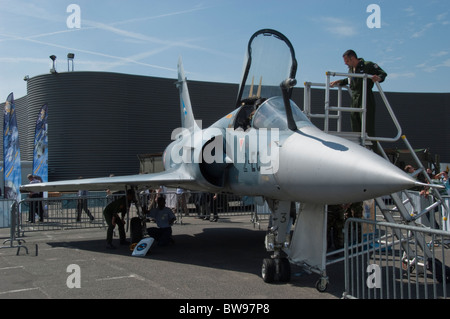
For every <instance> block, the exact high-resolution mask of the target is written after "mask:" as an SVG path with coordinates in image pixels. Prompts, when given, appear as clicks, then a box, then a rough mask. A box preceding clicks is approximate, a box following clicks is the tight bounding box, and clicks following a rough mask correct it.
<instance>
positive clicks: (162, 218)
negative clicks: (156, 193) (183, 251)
mask: <svg viewBox="0 0 450 319" xmlns="http://www.w3.org/2000/svg"><path fill="white" fill-rule="evenodd" d="M157 204H158V207H156V208H152V209H151V210H150V212H149V214H148V215H147V216H149V217H150V218H152V219H154V220H155V222H156V226H158V227H150V228H147V232H148V234H149V236H150V237H152V238H154V239H155V240H156V241H157V243H158V246H166V245H168V244H170V243H173V239H172V225H173V223H174V222H175V221H176V219H177V218H176V217H175V215H174V213H173V212H172V210H171V209H170V208H168V207H166V199H165V198H164V197H158V200H157Z"/></svg>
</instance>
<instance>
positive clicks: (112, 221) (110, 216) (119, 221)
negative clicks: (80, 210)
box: [103, 189, 134, 249]
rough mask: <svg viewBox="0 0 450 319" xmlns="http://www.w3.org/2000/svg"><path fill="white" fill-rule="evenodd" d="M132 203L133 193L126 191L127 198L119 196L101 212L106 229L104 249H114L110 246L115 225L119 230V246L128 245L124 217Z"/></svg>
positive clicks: (130, 190)
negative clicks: (120, 215)
mask: <svg viewBox="0 0 450 319" xmlns="http://www.w3.org/2000/svg"><path fill="white" fill-rule="evenodd" d="M132 201H134V191H133V190H132V189H129V190H128V191H127V196H126V197H125V196H121V197H119V198H118V199H116V200H115V201H113V202H111V203H109V204H108V205H107V206H106V207H105V209H104V210H103V216H104V217H105V221H106V224H107V225H108V229H107V231H106V248H110V249H114V248H116V247H115V246H113V244H112V239H113V231H114V228H115V227H116V225H117V226H118V228H119V237H120V244H121V245H129V244H130V243H129V242H128V241H127V240H126V234H125V221H124V218H125V215H126V214H127V213H128V208H129V207H130V205H131V202H132ZM119 213H121V214H122V218H120V217H119Z"/></svg>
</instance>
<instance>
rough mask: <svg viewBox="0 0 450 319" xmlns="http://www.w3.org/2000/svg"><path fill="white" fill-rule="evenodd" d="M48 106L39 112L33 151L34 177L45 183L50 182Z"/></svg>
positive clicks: (45, 105) (44, 106)
mask: <svg viewBox="0 0 450 319" xmlns="http://www.w3.org/2000/svg"><path fill="white" fill-rule="evenodd" d="M47 110H48V108H47V104H44V105H43V106H42V107H41V110H40V111H39V114H38V118H37V120H36V129H35V134H34V151H33V175H34V176H39V178H40V179H41V180H42V181H43V182H48V135H47V133H48V124H47Z"/></svg>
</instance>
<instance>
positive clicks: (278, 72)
mask: <svg viewBox="0 0 450 319" xmlns="http://www.w3.org/2000/svg"><path fill="white" fill-rule="evenodd" d="M296 72H297V60H296V59H295V53H294V49H293V47H292V44H291V43H290V42H289V40H288V39H287V38H286V37H285V36H284V35H283V34H281V33H279V32H278V31H275V30H270V29H264V30H260V31H258V32H256V33H255V34H254V35H253V36H252V37H251V39H250V41H249V44H248V50H247V59H246V63H245V66H244V73H243V76H242V81H241V85H240V88H239V94H238V99H237V104H236V106H237V107H240V106H241V104H242V101H243V100H245V99H247V98H254V97H265V98H270V97H273V96H278V95H281V89H280V84H281V82H283V81H284V80H286V79H288V78H292V79H295V74H296ZM290 93H291V92H289V95H290Z"/></svg>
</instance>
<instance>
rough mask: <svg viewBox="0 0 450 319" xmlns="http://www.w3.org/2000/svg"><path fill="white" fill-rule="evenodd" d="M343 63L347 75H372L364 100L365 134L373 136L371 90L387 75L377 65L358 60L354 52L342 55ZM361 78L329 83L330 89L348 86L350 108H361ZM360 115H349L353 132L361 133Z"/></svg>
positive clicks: (373, 119) (349, 51) (373, 98)
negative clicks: (350, 94) (337, 86)
mask: <svg viewBox="0 0 450 319" xmlns="http://www.w3.org/2000/svg"><path fill="white" fill-rule="evenodd" d="M343 58H344V63H345V64H346V65H347V66H348V70H349V72H348V73H359V74H364V73H365V74H370V75H373V77H372V80H370V79H368V80H367V99H366V132H367V134H368V135H369V136H371V137H374V136H375V96H374V95H373V92H372V88H373V86H374V82H380V83H381V82H383V81H384V79H385V78H386V77H387V73H386V72H385V71H384V70H383V69H382V68H380V67H379V66H378V64H376V63H373V62H370V61H364V59H361V58H358V56H357V55H356V53H355V51H353V50H347V51H346V52H345V53H344V55H343ZM363 83H364V79H363V78H347V79H343V80H337V81H333V82H331V83H330V86H331V87H334V86H336V85H340V86H342V85H347V84H349V85H350V89H351V91H352V107H354V108H361V107H362V98H363V96H362V94H363ZM361 116H362V113H357V112H353V113H352V114H351V125H352V131H353V132H361V131H362V124H361Z"/></svg>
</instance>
